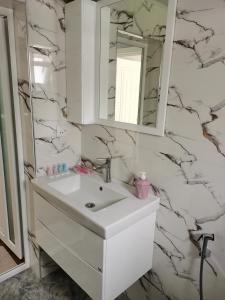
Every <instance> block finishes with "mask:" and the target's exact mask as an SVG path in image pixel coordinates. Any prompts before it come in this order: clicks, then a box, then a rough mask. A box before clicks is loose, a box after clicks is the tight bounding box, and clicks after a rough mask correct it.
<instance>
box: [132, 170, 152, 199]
mask: <svg viewBox="0 0 225 300" xmlns="http://www.w3.org/2000/svg"><path fill="white" fill-rule="evenodd" d="M135 187H136V197H138V198H139V199H146V198H147V197H148V194H149V190H150V181H149V180H148V179H147V177H146V172H140V173H139V174H138V178H137V179H136V180H135Z"/></svg>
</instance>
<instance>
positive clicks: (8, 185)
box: [0, 16, 23, 259]
mask: <svg viewBox="0 0 225 300" xmlns="http://www.w3.org/2000/svg"><path fill="white" fill-rule="evenodd" d="M10 29H12V28H10ZM12 34H13V32H10V33H9V24H8V19H7V17H4V16H0V239H1V240H2V241H3V242H4V243H5V244H6V245H7V246H8V247H9V248H10V249H11V250H12V251H13V252H14V253H15V254H16V256H17V257H18V258H20V259H21V258H22V257H23V251H22V241H21V228H20V227H21V225H20V217H21V216H20V205H19V203H20V201H19V200H20V199H19V195H20V190H19V182H18V178H19V174H18V157H17V148H16V142H15V141H16V136H15V135H16V128H15V119H14V107H13V84H15V82H13V81H12V76H11V74H12V68H11V55H12V51H15V44H14V45H12V41H13V40H12V39H10V35H12ZM12 46H13V47H12ZM13 54H14V55H15V53H13Z"/></svg>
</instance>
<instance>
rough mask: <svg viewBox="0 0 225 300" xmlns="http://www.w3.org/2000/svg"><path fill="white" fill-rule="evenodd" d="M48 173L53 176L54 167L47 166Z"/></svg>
mask: <svg viewBox="0 0 225 300" xmlns="http://www.w3.org/2000/svg"><path fill="white" fill-rule="evenodd" d="M46 174H47V176H52V168H51V167H50V166H47V168H46Z"/></svg>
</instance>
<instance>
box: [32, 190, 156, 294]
mask: <svg viewBox="0 0 225 300" xmlns="http://www.w3.org/2000/svg"><path fill="white" fill-rule="evenodd" d="M45 198H46V199H45ZM45 198H43V197H42V196H41V195H40V194H39V193H37V192H34V201H35V222H36V238H37V243H38V245H39V246H40V247H41V248H42V249H43V250H44V251H45V252H46V253H47V254H48V255H49V256H50V257H51V258H52V259H53V260H54V261H55V262H56V263H57V264H58V265H59V266H60V267H61V268H62V269H63V270H64V271H65V272H66V273H67V274H68V275H69V276H70V277H71V278H72V279H73V280H74V281H75V282H76V283H77V284H78V285H79V286H80V287H81V288H82V289H83V290H84V291H86V293H87V294H88V295H89V296H90V297H91V298H93V299H94V300H113V299H115V298H116V297H117V296H119V295H120V294H121V293H122V292H124V291H125V290H126V289H127V288H128V287H129V286H131V285H132V284H133V283H134V282H135V281H137V280H138V279H139V278H140V277H141V276H142V275H144V274H145V273H146V272H147V271H149V270H150V269H151V267H152V252H153V239H154V229H155V217H156V212H153V213H152V214H150V215H148V216H146V217H144V218H142V219H141V220H139V221H137V222H136V223H134V224H132V225H131V226H129V227H128V228H126V229H124V230H122V231H120V232H118V233H117V234H115V235H113V236H111V237H110V238H109V239H104V238H103V237H100V236H99V235H97V234H96V233H94V232H92V231H91V230H89V229H87V228H85V227H84V226H81V225H80V224H79V223H78V222H76V220H75V219H72V218H70V217H68V216H67V215H66V213H65V212H63V211H62V210H61V209H59V208H57V207H55V206H53V205H52V204H51V201H49V200H48V199H47V197H46V196H45ZM93 213H94V212H93Z"/></svg>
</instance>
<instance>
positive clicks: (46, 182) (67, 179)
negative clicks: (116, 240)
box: [32, 172, 159, 238]
mask: <svg viewBox="0 0 225 300" xmlns="http://www.w3.org/2000/svg"><path fill="white" fill-rule="evenodd" d="M32 183H33V187H34V191H35V192H37V193H38V194H39V195H40V196H41V197H43V198H44V199H47V200H48V201H49V202H50V203H51V204H52V205H53V206H54V207H56V208H57V209H59V210H60V211H63V212H64V213H65V214H66V215H67V216H68V217H70V218H72V219H73V220H75V221H76V222H78V223H79V224H80V225H83V226H84V227H86V228H88V229H90V230H91V231H93V232H95V233H97V234H98V235H99V236H101V237H103V238H109V237H112V236H113V235H115V234H117V233H118V232H120V231H121V230H124V229H126V228H127V227H129V226H131V225H132V224H134V223H135V222H137V221H139V220H142V219H143V218H144V217H146V216H148V215H149V214H151V213H154V212H155V211H156V210H157V209H158V206H159V199H158V198H157V197H155V196H154V195H149V198H148V199H146V200H140V199H137V198H136V197H135V196H134V194H133V192H134V191H133V189H132V187H130V186H128V185H126V184H122V183H120V182H117V181H116V180H113V181H112V182H111V183H105V182H104V181H103V180H102V178H101V177H99V176H98V175H95V174H92V175H78V174H74V173H71V172H70V173H68V174H65V175H62V176H60V177H59V176H54V177H47V176H43V177H39V178H36V179H34V180H32Z"/></svg>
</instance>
